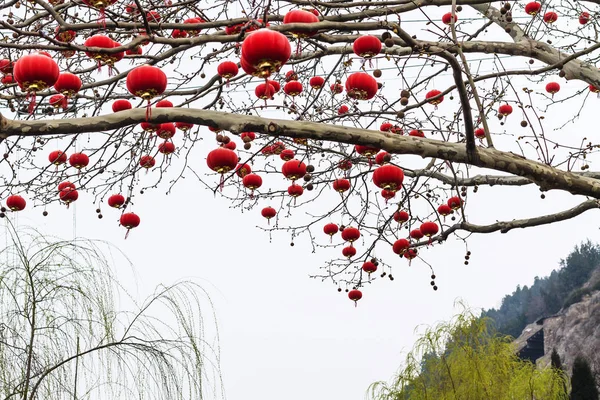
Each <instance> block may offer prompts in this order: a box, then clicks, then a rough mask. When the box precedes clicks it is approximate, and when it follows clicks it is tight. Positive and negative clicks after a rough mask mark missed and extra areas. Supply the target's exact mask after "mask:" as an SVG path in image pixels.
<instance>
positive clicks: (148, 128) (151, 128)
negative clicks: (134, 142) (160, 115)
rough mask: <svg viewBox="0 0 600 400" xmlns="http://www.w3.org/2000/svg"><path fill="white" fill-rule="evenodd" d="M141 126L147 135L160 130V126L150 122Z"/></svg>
mask: <svg viewBox="0 0 600 400" xmlns="http://www.w3.org/2000/svg"><path fill="white" fill-rule="evenodd" d="M140 126H141V128H142V129H143V130H144V132H147V133H154V132H156V131H157V130H158V128H160V124H151V123H149V122H142V123H141V124H140Z"/></svg>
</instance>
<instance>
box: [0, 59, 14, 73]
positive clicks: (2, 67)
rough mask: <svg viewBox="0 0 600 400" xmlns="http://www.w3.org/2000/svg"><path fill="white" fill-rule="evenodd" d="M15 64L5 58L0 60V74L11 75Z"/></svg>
mask: <svg viewBox="0 0 600 400" xmlns="http://www.w3.org/2000/svg"><path fill="white" fill-rule="evenodd" d="M14 65H15V63H13V62H12V61H10V60H7V59H6V58H3V59H0V72H1V73H3V74H12V72H13V67H14Z"/></svg>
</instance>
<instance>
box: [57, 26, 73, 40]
mask: <svg viewBox="0 0 600 400" xmlns="http://www.w3.org/2000/svg"><path fill="white" fill-rule="evenodd" d="M54 32H55V36H54V37H55V38H56V40H58V41H59V42H61V43H71V42H72V41H73V40H75V37H76V36H77V32H75V31H71V30H67V31H61V30H60V26H57V27H56V29H55V30H54Z"/></svg>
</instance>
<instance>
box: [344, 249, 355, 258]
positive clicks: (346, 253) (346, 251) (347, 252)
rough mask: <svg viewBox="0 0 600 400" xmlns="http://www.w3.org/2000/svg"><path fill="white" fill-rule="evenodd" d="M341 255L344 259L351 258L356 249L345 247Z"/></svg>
mask: <svg viewBox="0 0 600 400" xmlns="http://www.w3.org/2000/svg"><path fill="white" fill-rule="evenodd" d="M342 255H343V256H344V257H346V258H352V257H354V256H355V255H356V248H354V247H353V246H346V247H344V248H343V249H342Z"/></svg>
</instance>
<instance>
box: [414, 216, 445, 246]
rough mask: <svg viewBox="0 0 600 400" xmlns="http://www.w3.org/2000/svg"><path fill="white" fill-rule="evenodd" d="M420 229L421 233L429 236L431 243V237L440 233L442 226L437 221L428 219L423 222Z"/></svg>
mask: <svg viewBox="0 0 600 400" xmlns="http://www.w3.org/2000/svg"><path fill="white" fill-rule="evenodd" d="M419 230H420V231H421V233H423V235H425V236H426V237H428V238H429V244H431V237H432V236H433V235H435V234H436V233H438V231H439V230H440V228H439V227H438V225H437V224H436V223H435V222H432V221H426V222H423V223H422V224H421V227H420V228H419Z"/></svg>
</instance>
